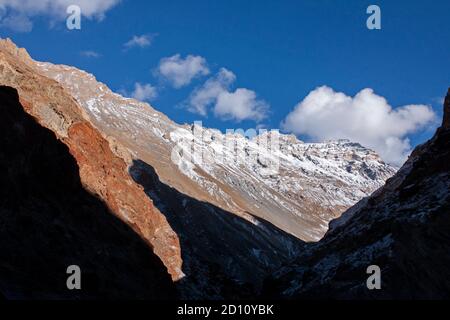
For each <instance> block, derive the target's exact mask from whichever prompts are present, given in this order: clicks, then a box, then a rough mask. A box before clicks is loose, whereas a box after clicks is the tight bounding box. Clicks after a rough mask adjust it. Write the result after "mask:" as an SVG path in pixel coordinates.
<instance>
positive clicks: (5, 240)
mask: <svg viewBox="0 0 450 320" xmlns="http://www.w3.org/2000/svg"><path fill="white" fill-rule="evenodd" d="M0 114H1V116H0V149H1V152H0V176H1V179H0V299H1V298H2V297H4V298H7V299H117V298H126V299H134V298H135V299H171V298H174V297H175V287H174V284H173V283H172V281H171V278H170V277H169V275H168V273H167V270H166V268H165V266H164V265H163V264H162V262H161V261H160V260H159V258H158V257H157V256H156V255H155V254H154V253H153V252H152V249H151V248H150V247H149V246H148V245H147V244H146V243H145V242H144V241H142V239H141V238H140V237H139V236H138V235H137V234H136V233H135V232H134V231H133V230H132V229H131V228H130V227H129V226H127V225H126V224H125V223H123V222H122V221H121V220H119V219H118V218H116V217H115V216H114V215H113V213H111V212H110V210H109V209H108V208H107V206H106V205H105V204H104V203H103V202H102V201H101V200H99V199H98V198H96V197H95V196H93V195H91V194H90V193H89V192H87V191H86V190H85V189H84V188H83V186H82V184H81V182H80V177H79V170H78V165H77V163H76V161H75V159H74V158H73V157H72V155H71V154H70V152H69V149H68V148H67V146H66V145H64V144H63V143H62V142H60V141H59V140H57V138H56V136H55V135H54V133H53V132H52V131H50V130H48V129H46V128H44V127H42V126H40V125H39V124H38V123H37V122H36V121H35V120H34V119H33V118H32V117H31V116H30V115H28V114H27V113H26V112H25V111H24V110H23V107H22V105H21V104H20V102H19V97H18V93H17V91H16V90H15V89H13V88H10V87H5V86H0ZM69 265H78V266H79V267H80V268H81V272H82V273H81V286H82V288H81V290H68V289H67V287H66V280H67V277H68V276H69V275H67V274H66V269H67V267H68V266H69Z"/></svg>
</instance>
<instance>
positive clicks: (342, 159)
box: [35, 62, 396, 241]
mask: <svg viewBox="0 0 450 320" xmlns="http://www.w3.org/2000/svg"><path fill="white" fill-rule="evenodd" d="M35 65H36V68H37V70H38V71H39V72H41V73H42V74H43V75H45V76H48V77H50V78H53V79H55V80H56V81H58V82H59V83H60V84H62V85H63V86H64V87H65V88H66V89H67V90H68V91H69V92H70V94H72V95H73V96H74V97H75V98H76V100H77V101H78V102H79V103H80V105H81V106H82V107H83V108H84V110H85V111H86V112H87V114H88V115H89V117H90V118H91V119H92V121H93V122H94V123H95V125H96V126H97V127H99V128H100V129H101V131H102V132H104V133H105V134H107V135H108V136H111V137H113V138H115V139H117V140H118V141H120V142H121V143H122V144H123V145H125V146H126V147H127V148H128V149H129V150H131V151H132V153H133V155H134V157H136V158H137V159H141V160H143V161H145V162H146V163H148V164H150V165H151V166H153V167H154V168H155V170H156V172H157V174H158V176H159V177H160V179H161V180H162V181H164V182H165V183H167V184H168V185H170V186H172V187H174V188H176V189H177V190H179V191H180V192H182V193H185V194H187V195H189V196H191V197H194V198H196V199H198V200H202V201H206V202H209V203H211V204H214V205H216V206H218V207H220V208H222V209H224V210H226V211H229V212H233V213H235V214H237V215H239V216H241V217H244V218H246V219H248V220H250V221H251V220H252V216H256V217H259V218H262V219H264V220H267V221H269V222H271V223H273V224H274V225H275V226H277V227H279V228H280V229H282V230H284V231H287V232H289V233H291V234H293V235H294V236H296V237H298V238H300V239H302V240H305V241H316V240H318V239H320V238H321V237H322V236H323V235H324V233H325V232H326V231H327V228H328V222H329V221H330V220H331V219H333V218H336V217H338V216H339V215H340V214H341V213H342V212H343V211H345V209H347V208H349V207H350V206H352V205H353V204H355V203H356V202H358V201H359V200H360V199H362V198H363V197H365V196H368V195H369V194H371V193H372V192H373V191H375V190H376V189H378V188H379V187H381V186H382V185H383V184H384V182H385V181H386V179H387V178H389V177H390V176H392V175H393V174H394V173H395V171H396V168H394V167H392V166H390V165H388V164H386V163H384V162H383V161H382V160H381V159H380V157H379V156H378V155H377V154H376V153H375V152H373V151H372V150H369V149H367V148H364V147H363V146H361V145H359V144H357V143H352V142H350V141H345V140H341V141H330V142H326V143H304V142H302V141H300V140H298V139H297V138H296V137H295V136H293V135H284V134H278V133H277V132H273V131H268V132H266V133H262V134H260V135H256V136H253V137H244V136H243V135H242V134H240V133H231V134H230V133H228V134H222V133H221V132H219V131H218V130H214V129H208V128H204V127H202V126H201V125H198V124H194V125H178V124H176V123H175V122H173V121H171V120H170V119H168V118H167V117H166V116H165V115H164V114H162V113H161V112H158V111H157V110H155V109H154V108H153V107H151V106H150V105H148V104H147V103H143V102H139V101H136V100H134V99H128V98H124V97H122V96H120V95H118V94H115V93H113V92H112V91H111V90H110V89H108V88H107V87H106V86H105V85H104V84H102V83H99V82H97V81H96V79H95V77H94V76H93V75H91V74H88V73H86V72H84V71H81V70H78V69H76V68H73V67H68V66H63V65H53V64H50V63H40V62H39V63H36V64H35ZM274 136H276V141H277V144H278V146H277V150H272V151H273V152H271V151H270V150H269V151H267V149H265V148H264V146H265V145H263V147H261V145H262V144H261V143H259V142H261V141H262V140H263V139H266V140H267V141H269V142H268V143H267V144H270V141H272V140H275V139H274V138H273V137H274ZM236 150H240V151H242V152H236ZM172 152H178V153H180V154H182V156H181V158H182V159H179V161H173V160H172V158H173V156H172ZM252 154H253V155H256V157H257V159H256V161H248V157H246V155H247V156H249V155H252ZM197 155H200V156H201V159H197V158H196V157H198V156H197ZM186 158H187V159H188V160H187V161H186ZM208 159H209V160H208ZM211 160H212V161H211ZM265 161H269V162H271V163H277V168H276V169H277V170H276V171H273V170H272V172H271V170H268V168H267V165H266V164H265V163H264V162H265ZM174 162H175V163H174ZM269 169H270V168H269Z"/></svg>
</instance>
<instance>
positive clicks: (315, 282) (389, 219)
mask: <svg viewBox="0 0 450 320" xmlns="http://www.w3.org/2000/svg"><path fill="white" fill-rule="evenodd" d="M370 265H377V266H378V267H379V268H380V271H381V290H368V289H367V286H366V280H367V278H368V277H369V275H368V274H367V273H366V269H367V268H368V267H369V266H370ZM449 265H450V89H449V91H448V93H447V97H446V99H445V102H444V120H443V123H442V126H441V127H440V128H439V129H438V130H437V132H436V134H435V135H434V137H433V138H432V139H431V140H430V141H428V142H427V143H425V144H423V145H420V146H418V147H417V148H416V149H415V150H414V152H413V153H412V155H411V156H410V158H409V159H408V161H407V162H406V163H405V165H404V166H403V167H402V168H401V169H400V170H399V171H398V173H397V174H396V175H395V176H394V177H392V178H391V179H389V180H388V181H387V183H386V185H385V186H384V187H383V188H381V189H380V190H378V191H376V192H375V193H374V194H373V195H372V196H370V197H369V198H366V199H364V200H362V201H360V202H359V203H358V204H357V205H355V206H354V207H352V208H351V209H349V210H348V211H346V212H345V213H344V214H343V215H342V216H341V217H340V218H338V219H336V220H334V221H332V222H331V223H330V230H329V231H328V232H327V234H326V235H325V237H324V238H323V239H322V240H321V241H319V242H318V243H315V244H310V245H308V246H305V247H304V251H303V252H302V253H301V254H300V255H299V256H298V257H296V258H295V259H294V260H293V261H291V262H290V263H288V264H286V265H285V266H284V267H283V268H281V269H280V270H278V271H277V272H275V273H274V274H273V275H272V276H271V277H269V278H268V279H267V280H266V282H265V287H264V292H265V294H266V295H267V296H270V297H277V298H288V299H299V298H312V299H317V298H328V299H329V298H336V299H448V298H449V297H450V273H449Z"/></svg>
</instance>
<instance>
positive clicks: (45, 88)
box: [0, 40, 182, 279]
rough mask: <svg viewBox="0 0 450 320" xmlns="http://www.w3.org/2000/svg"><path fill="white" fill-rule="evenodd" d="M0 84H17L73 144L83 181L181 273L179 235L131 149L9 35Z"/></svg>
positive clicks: (27, 103) (43, 121) (1, 52)
mask: <svg viewBox="0 0 450 320" xmlns="http://www.w3.org/2000/svg"><path fill="white" fill-rule="evenodd" d="M0 84H1V85H6V86H10V87H13V88H15V89H17V91H18V95H19V99H20V103H21V105H22V106H23V108H24V110H25V111H26V112H27V113H28V114H29V115H31V116H32V117H33V118H34V119H36V121H37V122H38V123H39V124H40V125H41V126H43V127H45V128H48V129H50V130H51V131H53V132H54V133H55V134H56V137H57V139H59V140H60V141H61V142H62V143H64V144H65V145H66V146H67V147H68V148H69V152H70V153H71V154H72V156H73V157H74V158H75V160H76V162H77V165H78V167H79V174H80V179H81V183H82V185H83V187H84V188H85V189H86V190H88V191H89V192H91V193H92V194H94V195H96V196H98V197H99V198H100V199H101V200H103V201H104V202H105V204H106V205H107V206H108V207H109V208H110V209H111V212H113V213H114V214H115V215H117V216H118V217H119V218H120V219H121V220H122V221H124V222H125V223H127V224H128V225H130V226H131V227H132V228H133V230H134V231H135V232H136V233H137V234H139V235H140V236H141V237H142V238H143V239H144V241H146V242H147V243H148V244H149V246H150V247H151V248H152V249H153V250H154V252H155V253H156V254H157V255H158V256H159V257H160V258H161V260H162V261H163V263H164V265H165V266H166V267H167V269H168V271H169V273H170V274H171V275H172V278H173V279H179V278H181V277H182V272H181V265H182V261H181V254H180V247H179V241H178V236H177V235H176V234H175V232H173V230H172V228H171V227H170V225H169V224H168V222H167V220H166V218H165V217H164V215H162V214H161V213H160V212H159V210H158V209H157V208H156V207H155V206H154V205H153V203H152V201H151V200H150V199H149V198H148V197H147V196H146V195H145V193H144V191H143V188H142V187H141V186H139V185H138V184H137V183H135V182H134V181H133V180H132V179H131V177H130V176H129V174H128V165H129V163H130V161H131V156H130V155H129V153H128V152H127V150H126V149H125V148H123V147H122V146H121V145H120V144H119V143H117V142H116V141H114V139H109V138H108V137H104V136H102V134H101V133H100V132H99V131H98V130H97V129H95V128H94V127H93V126H92V124H91V123H90V122H89V121H88V119H87V116H86V115H85V114H84V111H83V110H82V109H81V108H80V107H79V106H78V104H77V102H76V101H75V100H74V99H73V98H72V96H71V95H70V94H68V93H67V92H66V91H65V90H64V89H63V88H62V87H61V86H60V85H59V84H58V83H57V82H56V81H54V80H51V79H49V78H46V77H44V76H41V75H40V74H39V73H37V72H36V70H35V69H33V67H32V65H31V60H30V58H29V57H28V56H27V55H26V54H25V53H24V51H23V50H20V49H17V48H16V47H15V45H14V44H12V43H11V41H9V40H6V41H3V42H2V45H1V46H0Z"/></svg>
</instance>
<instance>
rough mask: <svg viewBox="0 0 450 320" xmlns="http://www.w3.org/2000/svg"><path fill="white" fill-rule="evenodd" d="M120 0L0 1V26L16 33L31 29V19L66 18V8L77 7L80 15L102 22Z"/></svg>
mask: <svg viewBox="0 0 450 320" xmlns="http://www.w3.org/2000/svg"><path fill="white" fill-rule="evenodd" d="M119 2H120V0H0V26H2V27H6V28H10V29H13V30H14V31H18V32H29V31H31V30H32V28H33V23H32V20H31V19H32V18H33V17H36V16H47V17H49V18H50V19H51V20H62V19H65V18H66V17H67V12H66V10H67V7H68V6H70V5H78V6H79V7H80V8H81V14H82V15H83V16H84V17H86V18H88V19H97V20H102V19H103V18H104V17H105V13H106V11H108V10H109V9H111V8H112V7H114V6H115V5H116V4H117V3H119Z"/></svg>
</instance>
